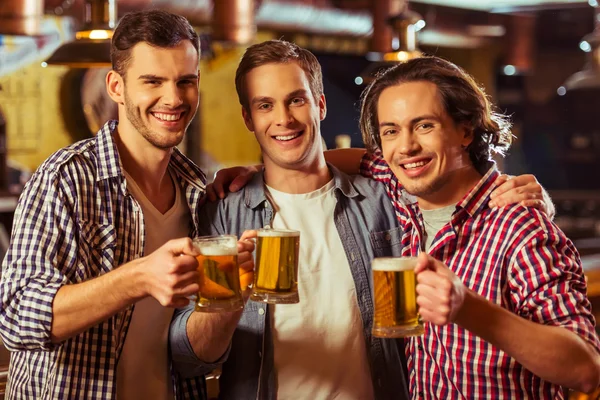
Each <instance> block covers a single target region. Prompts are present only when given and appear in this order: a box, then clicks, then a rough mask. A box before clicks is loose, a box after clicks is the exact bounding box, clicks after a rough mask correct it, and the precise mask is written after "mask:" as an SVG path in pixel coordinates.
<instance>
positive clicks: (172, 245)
mask: <svg viewBox="0 0 600 400" xmlns="http://www.w3.org/2000/svg"><path fill="white" fill-rule="evenodd" d="M164 247H165V248H166V249H167V250H168V251H169V252H170V253H171V254H173V255H175V256H178V255H181V254H186V255H189V256H193V257H196V256H199V255H200V252H199V251H198V249H196V247H195V246H194V243H193V242H192V239H190V238H188V237H185V238H180V239H173V240H169V241H168V242H167V243H165V245H164Z"/></svg>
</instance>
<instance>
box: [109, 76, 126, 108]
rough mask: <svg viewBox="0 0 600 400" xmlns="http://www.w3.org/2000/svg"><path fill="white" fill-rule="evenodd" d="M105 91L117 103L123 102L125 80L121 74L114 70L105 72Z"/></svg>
mask: <svg viewBox="0 0 600 400" xmlns="http://www.w3.org/2000/svg"><path fill="white" fill-rule="evenodd" d="M106 92H107V93H108V95H109V96H110V98H111V99H113V101H114V102H115V103H117V104H125V82H124V79H123V77H122V76H121V75H119V73H118V72H116V71H114V70H110V71H109V72H108V74H106Z"/></svg>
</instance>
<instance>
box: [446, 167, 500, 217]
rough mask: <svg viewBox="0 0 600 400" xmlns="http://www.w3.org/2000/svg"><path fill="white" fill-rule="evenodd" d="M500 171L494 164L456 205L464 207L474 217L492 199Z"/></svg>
mask: <svg viewBox="0 0 600 400" xmlns="http://www.w3.org/2000/svg"><path fill="white" fill-rule="evenodd" d="M499 176H500V172H498V169H497V168H496V165H495V164H493V165H492V166H491V167H490V168H489V169H488V170H487V172H486V173H485V175H483V177H482V178H481V179H480V180H479V182H478V183H477V185H475V186H474V187H473V189H471V190H470V191H469V192H468V193H467V194H466V196H465V197H463V199H462V200H461V201H459V202H458V204H457V205H456V206H457V208H458V207H460V208H462V209H464V210H465V211H466V212H467V213H468V214H469V215H470V216H471V217H474V216H475V215H477V214H478V213H479V212H481V211H482V209H484V208H485V207H486V206H487V204H488V202H489V201H490V195H491V194H492V192H493V191H494V189H495V188H496V185H495V184H494V181H496V179H498V177H499Z"/></svg>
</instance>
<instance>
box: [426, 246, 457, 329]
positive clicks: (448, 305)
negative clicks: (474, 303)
mask: <svg viewBox="0 0 600 400" xmlns="http://www.w3.org/2000/svg"><path fill="white" fill-rule="evenodd" d="M415 274H416V277H417V305H418V306H419V314H420V315H421V318H422V319H423V321H428V322H431V323H433V324H436V325H446V324H448V323H450V322H453V321H454V319H455V318H456V314H457V313H458V311H459V310H460V308H461V307H462V305H463V302H464V299H465V294H466V291H467V288H466V287H465V286H464V285H463V283H462V282H461V281H460V279H458V277H457V276H456V275H455V274H454V272H452V271H451V270H450V269H449V268H448V267H447V266H445V265H444V264H443V263H442V262H441V261H438V260H436V259H435V258H433V257H431V256H430V255H428V254H427V253H425V252H421V254H419V259H418V261H417V266H416V267H415Z"/></svg>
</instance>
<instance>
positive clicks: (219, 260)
mask: <svg viewBox="0 0 600 400" xmlns="http://www.w3.org/2000/svg"><path fill="white" fill-rule="evenodd" d="M193 242H194V246H196V248H197V249H198V251H200V253H201V254H200V255H199V256H198V257H196V259H197V260H198V272H200V279H199V284H200V290H199V292H198V299H197V301H196V311H204V312H219V311H234V310H239V309H241V308H243V307H244V300H243V298H242V291H241V289H240V274H239V267H238V262H237V237H235V236H229V235H223V236H204V237H199V238H196V239H194V241H193Z"/></svg>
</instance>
